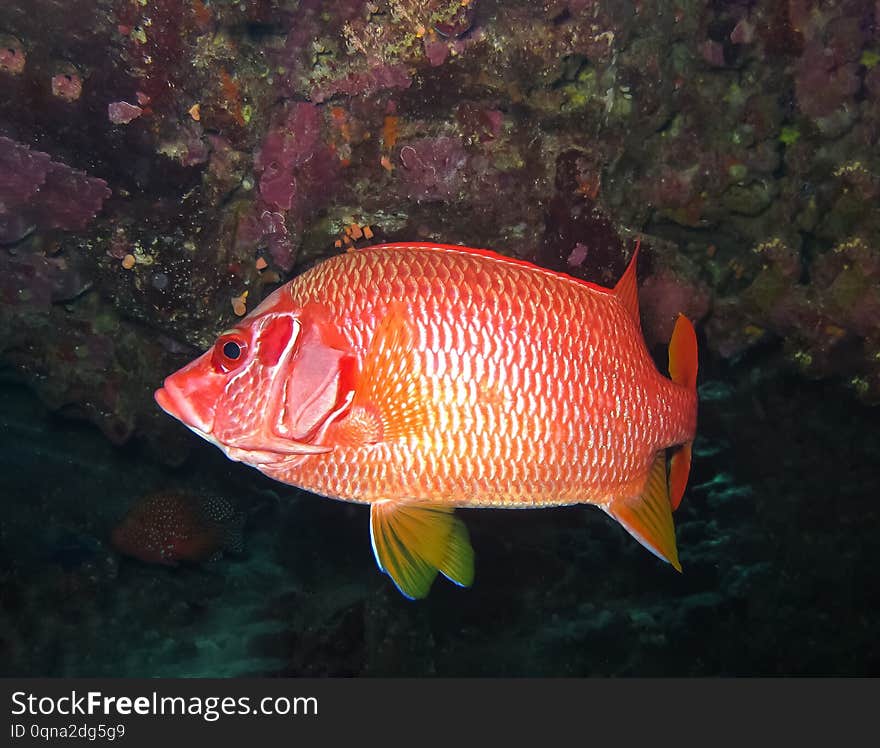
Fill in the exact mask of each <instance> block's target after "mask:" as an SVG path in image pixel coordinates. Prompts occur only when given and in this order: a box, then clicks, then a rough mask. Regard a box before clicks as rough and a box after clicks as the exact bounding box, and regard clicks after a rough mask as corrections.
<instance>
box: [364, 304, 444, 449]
mask: <svg viewBox="0 0 880 748" xmlns="http://www.w3.org/2000/svg"><path fill="white" fill-rule="evenodd" d="M414 346H415V333H414V332H413V330H412V327H411V324H410V322H409V320H408V319H407V314H406V310H405V308H404V305H403V304H402V303H395V304H393V305H392V306H391V308H390V309H389V310H388V313H387V314H386V315H385V317H384V318H383V319H382V321H381V322H379V324H378V326H377V327H376V332H375V333H374V335H373V339H372V341H371V342H370V347H369V350H368V351H367V354H366V356H365V358H364V365H363V368H362V370H361V374H360V378H359V383H358V386H357V388H356V392H355V395H354V399H353V400H352V410H354V409H356V408H357V407H359V406H362V407H364V408H366V409H367V410H369V409H371V408H372V409H375V411H376V412H378V413H379V416H380V418H381V421H382V438H383V439H386V440H387V439H395V438H398V437H402V436H409V435H411V434H415V433H419V432H420V431H421V430H423V429H424V427H425V425H426V421H427V414H426V410H425V398H426V394H425V382H424V381H423V375H422V372H421V370H420V367H419V363H418V357H417V356H416V351H415V347H414Z"/></svg>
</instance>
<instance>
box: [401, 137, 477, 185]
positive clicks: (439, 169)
mask: <svg viewBox="0 0 880 748" xmlns="http://www.w3.org/2000/svg"><path fill="white" fill-rule="evenodd" d="M398 159H399V162H400V165H401V169H400V170H399V172H398V173H399V174H400V179H401V183H402V187H403V191H404V193H405V194H406V196H407V197H409V198H412V199H416V200H447V199H449V198H451V197H454V196H455V195H456V194H457V193H458V191H459V190H460V189H461V187H462V184H463V181H464V176H465V170H466V168H467V163H468V158H467V153H466V152H465V150H464V146H463V145H462V144H461V141H459V140H458V139H457V138H451V137H446V136H441V137H439V138H420V139H418V140H411V141H410V142H409V143H407V144H405V145H403V146H402V147H401V148H400V151H399V153H398Z"/></svg>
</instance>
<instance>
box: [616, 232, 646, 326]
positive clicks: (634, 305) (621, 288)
mask: <svg viewBox="0 0 880 748" xmlns="http://www.w3.org/2000/svg"><path fill="white" fill-rule="evenodd" d="M641 244H642V240H641V238H639V239H636V248H635V250H634V251H633V256H632V257H631V258H630V261H629V265H627V267H626V271H624V273H623V275H622V276H621V277H620V280H619V281H617V285H616V286H615V287H614V295H615V296H616V297H617V298H618V299H620V300H621V302H622V303H623V305H624V307H626V310H627V311H628V312H629V316H630V317H631V318H632V319H633V321H634V322H635V323H636V326H637V327H638V328H639V330H641V329H642V323H641V320H640V319H639V287H638V284H637V282H636V266H637V265H638V264H639V247H640V246H641Z"/></svg>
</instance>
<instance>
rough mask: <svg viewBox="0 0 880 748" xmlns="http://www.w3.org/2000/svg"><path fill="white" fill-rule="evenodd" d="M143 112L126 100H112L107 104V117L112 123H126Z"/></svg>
mask: <svg viewBox="0 0 880 748" xmlns="http://www.w3.org/2000/svg"><path fill="white" fill-rule="evenodd" d="M143 113H144V110H143V109H141V108H140V107H139V106H135V105H134V104H129V103H128V102H127V101H114V102H112V103H110V104H108V105H107V117H108V118H109V120H110V121H111V122H112V123H113V124H114V125H127V124H128V123H129V122H132V121H134V120H136V119H137V118H138V117H140V116H141V115H142V114H143Z"/></svg>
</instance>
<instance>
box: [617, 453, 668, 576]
mask: <svg viewBox="0 0 880 748" xmlns="http://www.w3.org/2000/svg"><path fill="white" fill-rule="evenodd" d="M606 511H607V512H608V513H609V514H610V515H611V516H612V517H614V519H616V520H617V521H618V522H620V524H621V525H623V526H624V527H625V528H626V530H627V532H629V534H630V535H632V536H633V537H634V538H635V539H636V540H638V541H639V542H640V543H641V544H642V545H643V546H645V548H647V549H648V550H649V551H651V553H653V554H654V555H655V556H657V557H658V558H661V559H663V560H664V561H668V562H669V563H670V564H672V566H673V567H675V569H676V571H681V563H679V560H678V548H677V547H676V545H675V526H674V525H673V523H672V505H671V503H670V500H669V484H668V482H667V478H666V455H665V453H664V452H662V451H661V452H658V453H657V455H656V457H655V458H654V462H653V464H652V465H651V470H650V472H649V473H648V480H647V483H645V488H644V490H643V491H642V493H641V494H639V495H638V496H628V497H620V498H617V499H614V500H613V501H612V502H611V504H610V505H609V506H608V507H607V509H606Z"/></svg>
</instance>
